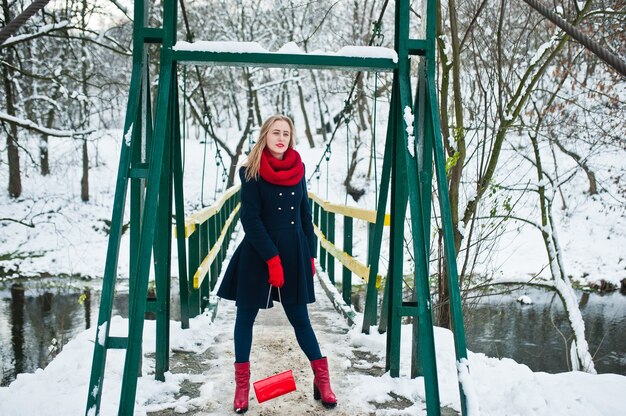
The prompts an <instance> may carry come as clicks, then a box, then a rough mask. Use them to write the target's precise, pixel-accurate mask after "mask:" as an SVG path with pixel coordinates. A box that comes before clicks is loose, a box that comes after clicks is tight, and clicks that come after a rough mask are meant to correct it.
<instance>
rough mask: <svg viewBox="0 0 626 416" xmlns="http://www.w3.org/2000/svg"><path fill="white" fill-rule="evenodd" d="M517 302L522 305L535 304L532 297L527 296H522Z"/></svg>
mask: <svg viewBox="0 0 626 416" xmlns="http://www.w3.org/2000/svg"><path fill="white" fill-rule="evenodd" d="M517 301H518V302H519V303H521V304H522V305H532V303H533V300H532V299H531V298H530V296H527V295H522V296H520V297H519V298H517Z"/></svg>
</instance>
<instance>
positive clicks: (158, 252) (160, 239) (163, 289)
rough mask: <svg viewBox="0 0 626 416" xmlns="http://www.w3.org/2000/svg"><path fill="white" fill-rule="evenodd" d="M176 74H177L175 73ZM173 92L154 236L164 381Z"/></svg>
mask: <svg viewBox="0 0 626 416" xmlns="http://www.w3.org/2000/svg"><path fill="white" fill-rule="evenodd" d="M174 76H176V75H175V74H174ZM173 90H174V91H173V93H172V94H171V96H170V103H169V108H170V111H169V114H168V119H167V130H168V135H167V136H166V140H165V143H164V149H163V161H162V168H161V169H162V173H161V178H160V185H159V200H158V204H157V225H156V229H155V239H154V272H155V273H154V274H155V285H156V302H155V304H156V305H155V306H156V310H155V312H156V349H155V361H156V362H155V371H154V373H155V378H156V379H157V380H160V381H165V372H166V371H168V370H169V337H170V309H169V299H170V289H171V286H170V281H171V274H170V273H171V272H170V270H171V267H170V266H171V264H170V263H171V257H172V253H171V248H172V225H171V221H172V220H171V218H172V151H171V150H172V149H171V148H172V142H173V140H174V138H175V136H176V134H175V132H174V129H176V128H178V126H175V125H174V120H175V116H174V111H178V106H177V104H176V98H177V97H176V94H175V91H177V90H178V85H176V84H175V87H174V89H173Z"/></svg>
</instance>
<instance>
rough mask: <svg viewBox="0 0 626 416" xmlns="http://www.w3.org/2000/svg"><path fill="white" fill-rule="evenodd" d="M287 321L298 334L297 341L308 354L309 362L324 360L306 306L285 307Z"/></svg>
mask: <svg viewBox="0 0 626 416" xmlns="http://www.w3.org/2000/svg"><path fill="white" fill-rule="evenodd" d="M283 308H284V309H285V314H287V319H289V322H290V323H291V326H293V329H294V331H295V333H296V339H297V340H298V344H299V345H300V348H302V351H304V353H305V354H306V356H307V358H308V359H309V361H313V360H317V359H320V358H322V353H321V351H320V346H319V344H318V343H317V338H316V337H315V332H313V328H312V327H311V321H310V320H309V312H308V310H307V307H306V304H303V305H283Z"/></svg>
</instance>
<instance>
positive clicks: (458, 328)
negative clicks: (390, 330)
mask: <svg viewBox="0 0 626 416" xmlns="http://www.w3.org/2000/svg"><path fill="white" fill-rule="evenodd" d="M428 101H429V108H430V119H431V120H432V126H433V131H434V133H435V137H434V140H433V141H434V153H435V170H436V172H437V189H438V190H439V210H440V211H441V216H442V221H441V222H442V227H443V241H444V250H445V256H446V268H447V272H448V287H449V289H450V312H451V314H450V316H451V321H452V322H451V323H452V333H453V335H454V347H455V351H456V359H457V362H460V361H461V360H463V359H467V346H466V344H465V325H464V323H463V311H462V309H461V294H460V290H459V275H458V271H457V265H456V249H455V246H454V235H453V229H452V216H451V214H450V197H449V195H448V182H447V178H446V165H445V159H444V150H443V144H442V139H441V128H440V126H439V114H438V112H437V107H436V105H437V96H436V93H435V83H434V79H429V82H428ZM459 391H460V395H461V411H462V414H463V415H466V414H467V404H466V398H465V393H464V391H463V386H462V385H461V384H460V383H459Z"/></svg>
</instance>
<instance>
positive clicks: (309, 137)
mask: <svg viewBox="0 0 626 416" xmlns="http://www.w3.org/2000/svg"><path fill="white" fill-rule="evenodd" d="M296 85H297V86H298V95H299V96H300V110H301V111H302V117H304V134H305V135H306V138H307V140H308V141H309V146H310V147H311V149H312V148H314V147H315V142H314V141H313V135H312V134H311V126H310V124H309V116H308V114H307V112H306V105H305V102H304V92H303V91H302V86H301V85H300V83H299V82H296Z"/></svg>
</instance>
